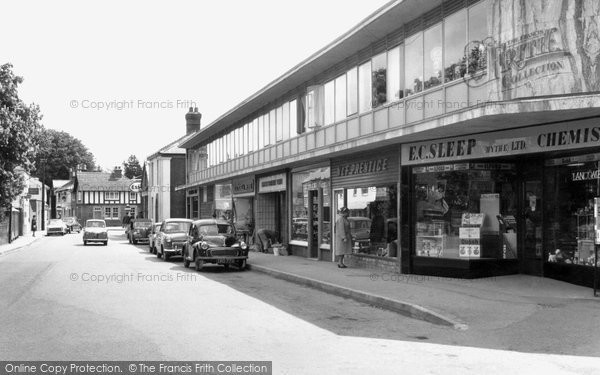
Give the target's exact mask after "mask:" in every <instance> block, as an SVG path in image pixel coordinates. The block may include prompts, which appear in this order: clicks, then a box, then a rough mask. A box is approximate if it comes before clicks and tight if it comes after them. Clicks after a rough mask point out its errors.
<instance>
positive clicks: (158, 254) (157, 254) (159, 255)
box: [156, 249, 162, 258]
mask: <svg viewBox="0 0 600 375" xmlns="http://www.w3.org/2000/svg"><path fill="white" fill-rule="evenodd" d="M156 257H157V258H161V257H162V254H161V253H159V252H158V249H156Z"/></svg>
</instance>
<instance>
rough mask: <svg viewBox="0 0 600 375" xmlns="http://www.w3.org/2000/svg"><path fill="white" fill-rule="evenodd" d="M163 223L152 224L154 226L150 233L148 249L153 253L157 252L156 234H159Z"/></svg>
mask: <svg viewBox="0 0 600 375" xmlns="http://www.w3.org/2000/svg"><path fill="white" fill-rule="evenodd" d="M161 225H162V221H161V222H159V223H154V224H152V227H151V228H150V234H149V235H148V251H149V252H151V253H152V254H156V235H157V234H158V231H159V230H160V226H161Z"/></svg>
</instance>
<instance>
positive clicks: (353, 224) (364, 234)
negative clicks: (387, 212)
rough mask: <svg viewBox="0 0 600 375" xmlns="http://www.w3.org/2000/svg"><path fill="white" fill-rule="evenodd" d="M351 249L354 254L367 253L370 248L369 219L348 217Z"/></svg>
mask: <svg viewBox="0 0 600 375" xmlns="http://www.w3.org/2000/svg"><path fill="white" fill-rule="evenodd" d="M348 221H349V222H350V234H351V235H352V248H353V250H354V251H355V252H359V253H364V252H367V253H368V252H369V251H370V248H371V239H370V237H371V219H369V218H368V217H362V216H354V217H349V218H348Z"/></svg>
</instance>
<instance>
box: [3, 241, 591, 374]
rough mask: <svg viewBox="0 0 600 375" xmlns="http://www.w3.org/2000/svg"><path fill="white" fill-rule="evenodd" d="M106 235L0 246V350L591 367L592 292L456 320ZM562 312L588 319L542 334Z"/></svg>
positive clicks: (104, 356)
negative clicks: (511, 313)
mask: <svg viewBox="0 0 600 375" xmlns="http://www.w3.org/2000/svg"><path fill="white" fill-rule="evenodd" d="M109 234H110V241H109V244H108V246H100V245H97V246H96V245H92V246H83V243H82V239H81V235H80V234H71V235H66V236H64V237H44V238H41V239H38V240H36V241H35V242H33V243H32V244H31V245H28V246H25V247H22V248H20V249H18V250H16V251H11V252H9V253H7V254H5V255H2V256H0V283H1V284H2V286H3V287H2V288H0V305H1V306H3V308H2V309H1V310H0V319H1V322H2V323H1V328H0V360H90V361H91V360H100V361H101V360H105V361H108V360H148V361H162V360H190V361H195V360H197V361H210V360H231V361H242V360H247V361H261V360H262V361H272V362H273V373H274V374H325V373H328V374H398V373H414V374H424V373H427V374H454V373H456V374H459V373H460V374H506V373H515V374H531V373H547V374H600V358H598V357H599V356H600V335H598V332H599V331H598V321H600V320H599V319H598V305H597V304H594V303H593V302H590V301H580V302H579V303H574V304H573V305H572V306H567V305H568V304H565V306H562V307H561V306H558V303H556V306H555V307H552V306H549V307H547V308H539V309H535V311H534V313H532V314H529V315H526V316H525V318H524V319H521V317H520V316H519V317H518V319H517V320H513V321H509V320H508V319H506V320H504V321H503V322H504V323H503V324H506V326H504V327H498V325H497V324H492V325H491V326H490V327H487V329H486V326H485V325H483V324H480V323H479V322H480V320H477V323H476V324H473V325H470V326H469V329H467V330H462V331H461V330H457V329H454V328H452V327H448V326H442V325H437V324H431V323H428V322H425V321H422V320H418V319H412V318H409V317H406V316H403V315H401V314H398V313H395V312H391V311H388V310H385V309H381V308H378V307H374V306H370V305H368V304H365V303H361V302H357V301H355V300H353V299H350V298H342V297H339V296H336V295H332V294H329V293H324V292H321V291H318V290H315V289H312V288H307V287H305V286H302V285H298V284H295V283H290V282H287V281H285V280H281V279H279V278H274V277H271V276H269V275H268V274H265V273H262V272H257V271H256V270H249V271H244V272H240V271H237V270H235V269H234V268H233V267H232V268H231V269H230V270H224V269H223V268H220V267H206V268H205V269H204V270H203V271H202V272H200V273H198V272H196V271H194V270H192V269H186V268H184V267H183V265H182V262H180V260H179V258H173V259H171V260H170V261H168V262H165V261H164V260H162V259H158V258H156V256H154V255H152V254H149V253H148V250H147V245H137V246H134V245H130V244H128V243H127V241H126V240H125V237H124V236H123V234H122V231H110V232H109ZM261 256H263V255H261ZM264 256H265V257H266V256H267V255H264ZM286 258H290V259H291V260H292V261H294V260H293V258H294V257H286ZM265 259H267V260H268V259H269V258H265ZM283 260H285V259H283ZM278 261H282V260H279V259H278ZM325 266H327V264H325ZM331 270H333V268H331ZM336 271H337V269H336ZM349 271H350V272H355V274H357V273H358V271H357V270H349ZM430 292H431V293H434V292H435V290H434V291H430ZM438 292H440V291H438ZM442 292H443V291H442ZM494 298H495V296H493V295H491V296H490V299H494ZM498 298H500V297H498ZM511 301H512V300H511ZM511 303H512V302H511ZM522 303H523V304H526V302H525V301H522ZM460 311H462V310H459V313H458V314H457V316H458V317H459V318H463V319H464V318H467V316H464V315H462V313H461V312H460ZM568 314H571V315H573V316H576V317H577V318H578V319H583V317H584V316H587V319H590V320H589V322H581V323H580V324H579V325H581V326H586V327H588V323H589V326H590V327H589V330H588V331H586V330H585V329H583V328H577V327H579V326H569V327H576V328H574V329H577V330H578V331H576V332H563V335H562V336H553V337H552V335H554V334H555V333H556V332H558V331H555V330H553V329H551V328H550V327H552V326H553V325H554V323H553V320H555V321H556V326H560V324H561V323H560V322H565V321H567V320H568V319H569V315H568ZM537 316H539V319H538V318H537ZM519 319H520V320H519ZM481 320H483V318H482V319H481ZM584 323H585V324H584ZM532 327H534V328H532ZM544 327H546V329H544ZM503 332H504V333H503ZM531 332H538V333H537V334H536V335H533V336H532V335H531V334H530V333H531ZM567 336H568V337H567ZM578 342H580V343H581V344H577V343H578Z"/></svg>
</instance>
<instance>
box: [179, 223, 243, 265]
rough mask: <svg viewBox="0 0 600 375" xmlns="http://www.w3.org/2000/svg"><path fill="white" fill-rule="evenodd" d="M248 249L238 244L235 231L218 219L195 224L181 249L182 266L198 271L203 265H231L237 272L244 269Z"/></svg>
mask: <svg viewBox="0 0 600 375" xmlns="http://www.w3.org/2000/svg"><path fill="white" fill-rule="evenodd" d="M247 259H248V245H247V244H246V243H245V242H244V241H240V240H238V238H237V236H236V231H235V227H234V226H233V225H232V224H231V223H230V222H228V221H225V220H218V219H203V220H196V221H194V223H193V224H192V226H191V228H190V231H189V236H188V240H187V242H186V244H185V247H184V249H183V265H184V266H185V267H189V266H190V263H192V262H193V263H194V264H195V266H196V270H197V271H199V270H201V269H202V267H203V266H204V265H205V264H206V263H212V264H222V265H224V266H225V267H226V268H227V267H229V265H231V264H233V265H235V266H237V267H238V268H239V269H240V270H243V269H245V268H246V261H247Z"/></svg>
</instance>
